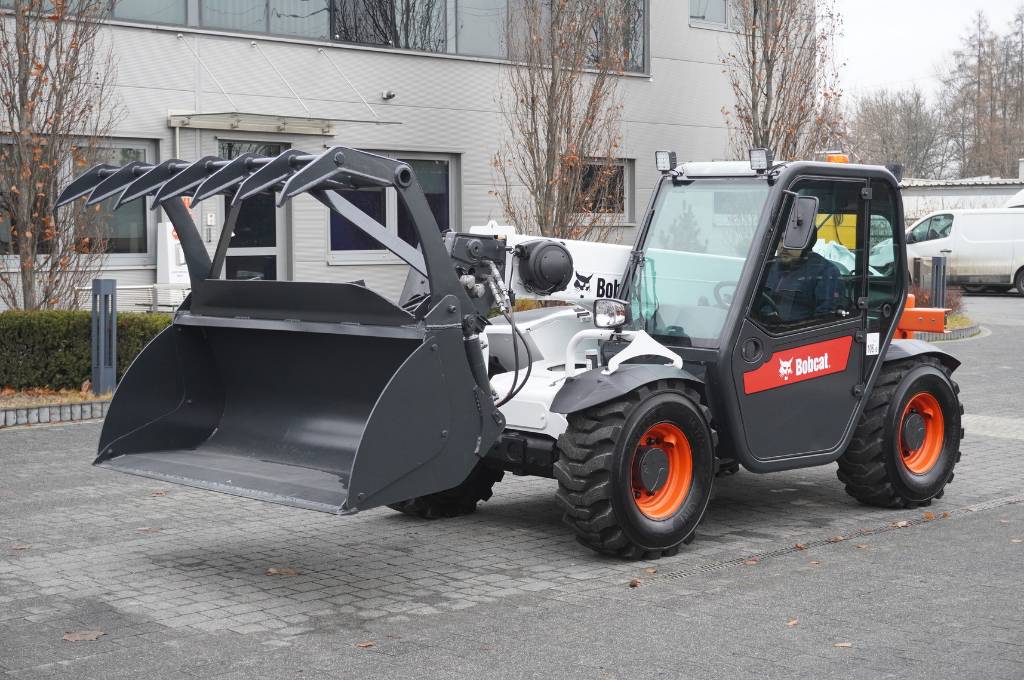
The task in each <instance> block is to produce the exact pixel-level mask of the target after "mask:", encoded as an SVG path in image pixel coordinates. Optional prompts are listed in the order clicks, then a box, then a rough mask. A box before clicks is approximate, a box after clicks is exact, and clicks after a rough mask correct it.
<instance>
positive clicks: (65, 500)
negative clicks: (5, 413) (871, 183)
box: [0, 296, 1024, 679]
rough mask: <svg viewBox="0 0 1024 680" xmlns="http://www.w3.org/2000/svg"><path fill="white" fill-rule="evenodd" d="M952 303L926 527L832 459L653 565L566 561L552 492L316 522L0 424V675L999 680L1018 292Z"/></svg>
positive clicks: (576, 555)
mask: <svg viewBox="0 0 1024 680" xmlns="http://www.w3.org/2000/svg"><path fill="white" fill-rule="evenodd" d="M967 302H968V305H969V309H968V311H970V312H971V313H973V314H974V316H975V317H976V318H978V319H979V320H980V321H981V322H982V323H983V325H984V326H985V327H986V330H987V334H986V335H985V336H983V337H981V338H978V339H972V340H965V341H959V342H955V343H948V344H947V345H946V347H947V348H948V349H949V350H950V351H952V352H953V353H955V354H956V355H957V356H958V357H960V358H961V359H962V360H963V361H964V366H963V367H962V368H961V369H960V371H958V376H957V377H958V379H959V380H960V382H961V384H962V386H963V399H964V402H965V404H966V407H967V412H968V415H967V416H966V419H965V426H966V429H967V431H968V438H967V439H966V440H965V443H964V447H963V454H964V455H963V460H962V462H961V464H960V466H959V467H958V468H957V476H956V480H955V481H954V483H953V484H952V485H951V486H950V488H949V490H948V492H947V494H946V496H945V497H944V498H943V499H942V500H940V501H937V502H936V503H935V504H934V505H933V506H932V507H931V508H928V509H927V510H928V512H931V513H933V514H934V515H935V519H933V520H931V521H925V518H924V517H923V516H922V512H921V511H885V510H878V509H872V508H866V507H863V506H860V505H858V504H856V503H855V502H854V501H853V500H852V499H850V498H849V497H848V496H846V494H845V493H844V492H843V490H842V487H841V485H840V484H839V482H838V481H837V480H836V478H835V471H834V466H825V467H820V468H813V469H809V470H800V471H794V472H787V473H778V474H774V475H763V476H762V475H755V474H751V473H746V472H744V473H740V474H738V475H736V476H734V477H729V478H723V479H720V480H718V484H717V492H716V496H715V499H714V501H713V503H712V506H711V510H710V515H709V517H708V519H707V520H706V522H705V524H703V525H702V526H701V529H700V531H699V535H698V539H697V541H695V542H694V543H693V544H692V545H691V546H689V547H688V548H687V549H686V550H684V551H682V552H681V553H680V554H679V555H678V556H676V557H673V558H668V559H662V560H658V561H657V562H651V563H644V562H640V563H627V562H620V561H615V560H609V559H606V558H602V557H599V556H597V555H594V554H593V553H591V552H590V551H588V550H586V549H584V548H582V547H581V546H579V545H578V544H576V543H575V542H574V541H573V540H572V539H571V538H570V536H569V534H568V531H567V529H566V528H565V527H563V526H562V524H561V523H560V520H559V514H560V513H559V511H558V509H557V508H556V505H555V503H554V500H553V493H554V488H555V483H554V482H553V481H551V480H542V479H532V478H511V479H509V480H508V481H506V482H504V483H502V484H501V485H499V487H497V489H496V493H495V496H494V498H493V499H492V500H491V501H490V502H488V503H486V504H483V505H482V506H481V509H480V511H479V512H477V513H476V514H475V515H473V516H470V517H463V518H456V519H453V520H444V521H436V522H429V521H419V520H414V519H411V518H408V517H405V516H402V515H398V514H395V513H392V512H390V511H388V510H386V509H382V510H373V511H369V512H366V513H361V514H359V515H357V516H354V517H345V518H338V517H334V516H330V515H324V514H320V513H314V512H307V511H302V510H297V509H291V508H285V507H281V506H275V505H270V504H265V503H260V502H257V501H251V500H246V499H241V498H235V497H231V496H223V495H219V494H213V493H209V492H204V491H198V490H192V489H188V488H185V487H176V486H172V485H167V484H161V483H157V482H153V481H151V480H145V479H139V478H133V477H128V476H125V475H119V474H116V473H113V472H109V471H106V470H99V469H95V468H92V467H90V466H89V462H90V461H91V458H92V455H93V453H94V449H95V444H96V440H97V437H98V434H99V426H98V425H97V424H79V425H62V426H40V427H29V428H15V429H12V430H7V431H4V432H0V677H12V678H35V677H75V678H118V677H125V678H137V677H143V676H149V677H159V678H203V677H214V676H216V677H218V678H221V677H223V678H232V677H238V678H243V677H244V678H254V677H294V676H296V675H298V674H300V673H301V676H302V677H305V678H309V677H360V678H362V677H400V676H413V677H457V676H460V677H461V676H478V677H542V676H543V677H586V678H597V677H630V676H634V675H636V674H638V673H643V674H651V673H658V674H660V675H662V676H664V677H712V676H714V677H729V676H738V675H740V674H743V675H750V676H759V677H793V676H804V677H821V676H822V675H824V674H825V673H830V674H833V675H839V676H841V677H872V678H875V677H900V678H907V677H930V678H937V677H938V678H941V677H958V678H964V677H979V678H981V677H984V678H1018V679H1019V678H1022V677H1024V594H1022V593H1024V585H1022V580H1024V579H1022V577H1024V543H1020V542H1014V541H1016V540H1018V539H1024V455H1022V449H1024V425H1022V420H1021V418H1020V407H1019V404H1020V393H1021V390H1022V389H1024V377H1022V375H1024V357H1022V356H1021V355H1020V353H1019V346H1020V342H1019V341H1020V339H1021V338H1022V337H1024V299H1021V298H1017V297H1013V296H992V297H970V298H967ZM945 513H948V516H947V515H946V514H945ZM901 521H907V522H909V523H910V526H907V527H906V528H894V527H893V524H894V523H897V522H901ZM833 537H843V538H844V540H841V541H834V540H831V539H833ZM797 543H799V544H801V545H802V546H805V549H803V550H798V549H796V548H794V547H793V546H794V545H795V544H797ZM861 546H863V547H861ZM274 567H278V568H284V567H287V568H289V569H292V570H294V571H295V572H297V575H294V576H268V575H267V574H266V572H267V570H268V569H270V568H274ZM645 569H646V570H648V571H645ZM651 569H656V572H655V573H648V572H649V570H651ZM634 578H636V579H639V580H640V586H639V587H637V588H629V587H628V585H627V584H628V583H629V581H630V580H631V579H634ZM794 619H795V620H796V623H793V624H791V625H787V623H788V622H790V621H792V620H794ZM77 630H100V631H104V633H105V635H103V636H102V637H100V638H99V640H97V641H95V642H65V641H63V640H62V636H63V634H64V633H65V632H66V631H77ZM363 643H369V644H366V645H365V646H363V647H360V646H358V645H359V644H363ZM846 643H849V644H850V645H851V646H850V647H835V646H834V645H835V644H846Z"/></svg>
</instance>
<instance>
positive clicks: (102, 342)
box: [92, 279, 117, 394]
mask: <svg viewBox="0 0 1024 680" xmlns="http://www.w3.org/2000/svg"><path fill="white" fill-rule="evenodd" d="M116 383H117V281H116V280H115V279H93V280H92V391H93V393H94V394H107V393H108V392H113V391H114V385H115V384H116Z"/></svg>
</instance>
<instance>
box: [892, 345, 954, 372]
mask: <svg viewBox="0 0 1024 680" xmlns="http://www.w3.org/2000/svg"><path fill="white" fill-rule="evenodd" d="M920 355H927V356H933V357H935V358H936V359H938V360H939V361H941V362H942V363H943V365H944V366H946V368H948V369H949V370H950V371H955V370H956V369H957V368H959V367H960V360H959V359H957V358H956V357H954V356H953V355H952V354H949V353H947V352H944V351H943V350H941V349H939V348H938V347H936V346H935V345H933V344H931V343H928V342H925V341H924V340H893V341H892V343H891V344H890V345H889V349H888V350H887V351H886V353H885V361H886V362H889V361H899V360H900V359H910V358H911V357H916V356H920Z"/></svg>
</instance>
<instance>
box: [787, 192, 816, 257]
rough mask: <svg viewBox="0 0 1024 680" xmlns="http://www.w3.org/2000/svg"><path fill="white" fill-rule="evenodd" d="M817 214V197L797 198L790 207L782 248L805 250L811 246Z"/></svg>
mask: <svg viewBox="0 0 1024 680" xmlns="http://www.w3.org/2000/svg"><path fill="white" fill-rule="evenodd" d="M817 214H818V197H817V196H797V197H796V198H795V199H794V201H793V202H792V203H791V204H790V206H789V216H788V217H787V219H786V231H785V232H784V233H783V235H782V247H783V248H785V249H786V250H803V249H805V248H806V247H807V246H809V245H810V244H811V236H812V235H813V234H814V219H815V216H816V215H817Z"/></svg>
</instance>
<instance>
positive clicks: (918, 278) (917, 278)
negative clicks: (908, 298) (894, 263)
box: [910, 257, 924, 286]
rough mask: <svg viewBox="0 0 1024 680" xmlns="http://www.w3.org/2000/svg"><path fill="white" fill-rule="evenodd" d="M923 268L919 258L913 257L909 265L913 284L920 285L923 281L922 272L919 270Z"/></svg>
mask: <svg viewBox="0 0 1024 680" xmlns="http://www.w3.org/2000/svg"><path fill="white" fill-rule="evenodd" d="M923 268H924V263H923V262H921V258H919V257H915V258H914V261H913V263H912V264H911V266H910V271H911V272H912V273H911V275H910V280H911V281H912V282H913V284H914V285H915V286H920V285H922V282H923V281H924V273H923V272H922V271H921V270H922V269H923Z"/></svg>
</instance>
